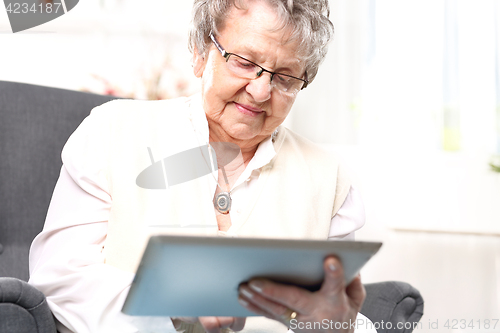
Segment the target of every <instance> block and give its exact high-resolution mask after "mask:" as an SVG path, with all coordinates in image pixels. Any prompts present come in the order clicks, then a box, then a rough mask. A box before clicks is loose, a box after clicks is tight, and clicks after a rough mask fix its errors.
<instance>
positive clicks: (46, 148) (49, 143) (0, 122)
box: [0, 81, 114, 281]
mask: <svg viewBox="0 0 500 333" xmlns="http://www.w3.org/2000/svg"><path fill="white" fill-rule="evenodd" d="M111 99H114V97H111V96H101V95H95V94H89V93H83V92H77V91H70V90H63V89H56V88H49V87H42V86H35V85H29V84H22V83H14V82H5V81H0V277H5V276H8V277H16V278H19V279H22V280H25V281H27V279H28V277H29V275H28V254H29V247H30V245H31V242H32V241H33V238H34V237H35V236H36V235H37V234H38V233H39V232H40V231H41V230H42V228H43V224H44V221H45V215H46V213H47V208H48V206H49V202H50V198H51V196H52V191H53V190H54V185H55V183H56V181H57V178H58V177H59V172H60V169H61V165H62V162H61V157H60V156H61V150H62V147H63V146H64V144H65V142H66V141H67V139H68V137H69V136H70V135H71V133H72V132H73V131H74V130H75V129H76V128H77V127H78V125H79V124H80V123H81V122H82V120H83V119H84V118H85V117H86V116H87V115H88V114H89V113H90V110H91V109H92V108H93V107H95V106H97V105H100V104H102V103H105V102H107V101H109V100H111Z"/></svg>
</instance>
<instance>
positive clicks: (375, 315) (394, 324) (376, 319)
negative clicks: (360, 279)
mask: <svg viewBox="0 0 500 333" xmlns="http://www.w3.org/2000/svg"><path fill="white" fill-rule="evenodd" d="M365 289H366V299H365V303H364V304H363V307H362V308H361V311H360V312H361V313H362V314H364V315H365V316H366V317H368V318H369V319H370V320H371V321H372V322H373V323H374V324H375V325H380V328H378V327H377V326H375V328H376V329H377V332H378V333H385V332H391V333H393V332H401V333H403V332H404V333H409V332H412V331H413V329H414V328H416V327H417V324H418V322H419V320H420V318H422V315H423V313H424V300H423V298H422V296H421V295H420V292H419V291H418V290H417V289H415V288H413V287H412V286H411V285H409V284H408V283H405V282H396V281H387V282H379V283H370V284H365ZM382 321H383V323H384V325H383V326H384V327H382V325H381V323H382ZM388 322H390V323H391V324H390V326H391V327H388V326H389V325H388V324H387V323H388ZM391 328H392V329H391Z"/></svg>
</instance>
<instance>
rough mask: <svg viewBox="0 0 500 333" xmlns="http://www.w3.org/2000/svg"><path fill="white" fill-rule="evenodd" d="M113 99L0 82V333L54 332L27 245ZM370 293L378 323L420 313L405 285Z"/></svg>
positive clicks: (376, 287) (367, 307) (369, 307)
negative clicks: (78, 138)
mask: <svg viewBox="0 0 500 333" xmlns="http://www.w3.org/2000/svg"><path fill="white" fill-rule="evenodd" d="M110 99H112V97H109V96H100V95H94V94H88V93H82V92H76V91H69V90H62V89H55V88H48V87H41V86H34V85H28V84H21V83H14V82H5V81H0V333H21V332H30V333H31V332H38V333H48V332H50V333H53V332H55V326H54V319H53V316H52V314H51V313H50V310H49V309H48V306H47V303H46V302H45V297H44V296H43V294H42V293H41V292H40V291H38V290H36V289H35V288H34V287H32V286H30V285H28V284H27V283H25V282H24V281H21V280H25V281H27V279H28V253H29V247H30V245H31V242H32V240H33V238H34V237H35V236H36V234H37V233H39V232H40V230H41V229H42V227H43V223H44V220H45V214H46V211H47V208H48V205H49V202H50V198H51V195H52V191H53V189H54V185H55V183H56V181H57V178H58V176H59V171H60V168H61V158H60V154H61V150H62V147H63V145H64V143H65V142H66V140H67V139H68V137H69V136H70V134H71V133H72V132H73V131H74V130H75V129H76V127H78V125H79V124H80V123H81V121H82V120H83V119H84V118H85V117H86V116H87V115H88V114H89V112H90V110H91V109H92V108H93V107H95V106H97V105H100V104H102V103H104V102H107V101H109V100H110ZM2 277H15V278H18V279H13V278H2ZM366 289H367V299H366V301H365V304H364V306H363V310H362V311H361V312H362V313H363V314H365V315H366V316H367V317H368V318H370V319H372V320H373V321H380V320H384V321H385V322H386V321H387V320H392V321H394V325H395V324H396V322H406V321H411V322H415V321H418V320H419V319H420V317H421V316H422V310H423V302H422V298H421V297H420V294H418V291H416V290H415V289H413V288H412V287H411V286H409V285H408V284H405V283H401V282H398V283H396V282H383V283H377V284H372V285H366ZM391 332H403V331H397V330H394V331H391ZM404 332H410V331H404Z"/></svg>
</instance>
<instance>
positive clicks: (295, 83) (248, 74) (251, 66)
mask: <svg viewBox="0 0 500 333" xmlns="http://www.w3.org/2000/svg"><path fill="white" fill-rule="evenodd" d="M210 38H211V39H212V42H213V43H214V45H215V47H217V49H218V50H219V51H220V53H221V54H222V56H223V57H224V58H225V59H226V63H227V67H228V69H229V70H230V71H231V72H233V73H234V74H236V75H237V76H239V77H241V78H244V79H250V80H253V79H256V78H258V77H260V76H261V75H262V73H264V72H267V73H269V74H271V86H272V87H274V88H276V89H278V90H279V91H281V92H283V93H285V94H287V95H295V94H297V93H298V92H299V91H300V90H302V89H304V88H305V87H307V85H308V84H309V81H307V72H306V73H305V77H306V78H305V80H304V79H299V78H298V77H295V76H291V75H287V74H282V73H276V72H271V71H269V70H267V69H265V68H263V67H262V66H260V65H257V64H256V63H254V62H252V61H250V60H248V59H245V58H243V57H242V56H239V55H237V54H234V53H228V52H226V50H224V49H223V48H222V46H221V45H220V44H219V42H217V39H215V36H214V35H213V34H212V33H210Z"/></svg>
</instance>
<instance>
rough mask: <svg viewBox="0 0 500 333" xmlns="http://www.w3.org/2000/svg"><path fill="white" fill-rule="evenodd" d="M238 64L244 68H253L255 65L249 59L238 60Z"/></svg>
mask: <svg viewBox="0 0 500 333" xmlns="http://www.w3.org/2000/svg"><path fill="white" fill-rule="evenodd" d="M238 64H239V65H240V66H241V67H244V68H252V67H253V66H254V64H252V63H251V62H248V61H238Z"/></svg>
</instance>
